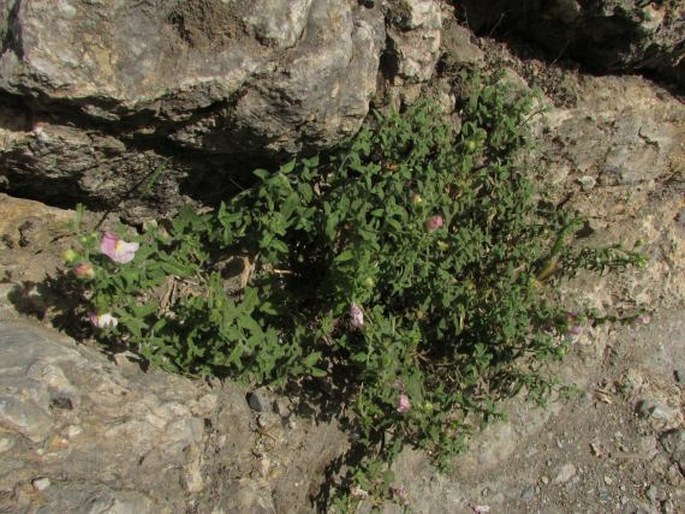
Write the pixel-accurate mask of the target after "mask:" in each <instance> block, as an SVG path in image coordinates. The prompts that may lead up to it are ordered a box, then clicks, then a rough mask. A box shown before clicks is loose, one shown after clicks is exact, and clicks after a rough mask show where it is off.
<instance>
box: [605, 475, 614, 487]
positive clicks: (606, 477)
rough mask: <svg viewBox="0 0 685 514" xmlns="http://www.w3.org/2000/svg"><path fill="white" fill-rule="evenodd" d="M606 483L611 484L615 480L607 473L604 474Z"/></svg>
mask: <svg viewBox="0 0 685 514" xmlns="http://www.w3.org/2000/svg"><path fill="white" fill-rule="evenodd" d="M604 483H605V484H606V485H611V484H613V483H614V480H613V479H612V478H611V477H610V476H606V475H605V476H604Z"/></svg>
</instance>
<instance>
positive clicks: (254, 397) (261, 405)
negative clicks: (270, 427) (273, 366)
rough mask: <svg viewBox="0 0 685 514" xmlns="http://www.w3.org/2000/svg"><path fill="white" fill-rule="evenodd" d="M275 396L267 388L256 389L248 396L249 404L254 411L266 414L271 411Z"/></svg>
mask: <svg viewBox="0 0 685 514" xmlns="http://www.w3.org/2000/svg"><path fill="white" fill-rule="evenodd" d="M273 401H274V397H273V395H272V394H271V393H270V392H269V391H268V390H267V389H265V388H263V387H262V388H259V389H255V390H254V391H252V392H251V393H248V394H247V403H248V405H249V406H250V408H251V409H252V410H256V411H257V412H266V411H270V410H271V405H272V404H273Z"/></svg>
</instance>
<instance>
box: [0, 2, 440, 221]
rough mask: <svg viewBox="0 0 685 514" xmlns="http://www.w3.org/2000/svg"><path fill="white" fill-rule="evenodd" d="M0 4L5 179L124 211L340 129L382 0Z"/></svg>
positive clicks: (379, 29) (357, 105)
mask: <svg viewBox="0 0 685 514" xmlns="http://www.w3.org/2000/svg"><path fill="white" fill-rule="evenodd" d="M419 3H420V4H429V3H432V2H419ZM2 6H3V7H2V9H0V35H2V36H4V37H3V41H4V42H5V44H4V45H3V49H2V54H1V55H0V96H2V98H4V101H3V102H0V104H1V105H2V107H0V168H2V169H3V172H2V173H3V174H4V175H5V178H4V180H5V181H6V182H9V183H8V184H5V187H7V189H8V190H9V191H12V192H15V193H19V194H22V195H27V196H32V197H34V198H41V199H45V200H48V201H50V202H51V203H53V204H70V203H71V202H74V201H75V200H76V199H83V198H84V197H85V198H86V199H89V200H90V203H91V205H99V206H100V208H108V207H109V208H113V207H117V208H119V210H122V206H123V208H124V209H123V210H129V211H131V210H133V217H135V216H136V215H138V216H139V217H141V216H144V215H145V214H146V212H145V211H140V212H136V211H135V210H136V209H139V208H140V205H141V204H145V203H147V204H148V205H149V204H159V206H157V205H155V209H156V210H157V211H168V210H169V208H170V207H173V206H178V205H179V204H181V203H183V202H185V201H187V196H186V195H185V190H187V189H193V187H196V186H197V183H198V182H202V181H206V182H209V184H206V187H207V189H208V190H210V191H212V190H214V191H216V190H217V189H221V187H222V183H223V182H224V181H225V182H226V183H228V182H229V180H228V178H231V175H233V177H235V175H236V174H238V173H239V172H240V171H242V168H241V164H244V165H245V167H248V166H255V159H256V158H258V159H261V161H262V162H264V161H265V160H267V159H269V158H274V159H275V158H277V157H282V156H283V154H296V153H298V152H300V151H303V150H309V151H311V150H315V149H318V148H324V147H329V146H331V145H333V144H336V143H338V142H340V141H341V140H342V139H344V138H347V137H349V136H350V135H352V134H353V133H355V132H356V131H357V130H358V128H359V127H360V125H361V123H362V121H363V120H364V118H365V116H366V115H367V112H368V109H369V101H370V99H371V97H372V96H373V94H374V93H375V90H376V85H377V73H378V69H379V61H380V55H381V53H382V51H383V47H384V43H385V27H384V16H383V13H382V11H381V9H380V8H379V7H378V6H376V7H372V8H369V7H364V6H363V5H359V3H358V2H356V1H352V0H346V1H342V2H340V1H337V0H299V1H295V2H291V1H286V0H279V1H276V2H262V1H260V2H253V1H247V0H236V1H231V2H226V1H221V0H194V1H192V2H185V1H183V2H182V1H172V2H162V3H160V2H156V1H154V0H143V1H140V2H114V3H112V2H92V1H88V0H72V1H70V2H59V3H58V4H53V3H49V2H48V3H45V2H37V1H31V0H11V1H9V2H3V3H2ZM420 15H422V14H421V13H418V14H417V17H418V18H417V19H418V21H417V23H424V22H423V21H421V20H422V18H421V17H420ZM429 18H430V16H429ZM431 23H432V22H431ZM431 30H433V29H431ZM415 32H417V33H419V32H421V31H420V30H418V31H415ZM421 64H422V66H424V65H426V64H429V63H421ZM428 74H429V71H428V69H427V68H424V69H422V70H421V77H423V78H425V77H426V75H428ZM246 161H247V163H246ZM258 163H259V160H257V164H258ZM159 169H163V172H159V173H156V172H155V170H159ZM184 177H188V178H187V180H186V179H185V178H184ZM227 177H228V178H227ZM184 180H186V182H184ZM147 214H148V215H149V213H147Z"/></svg>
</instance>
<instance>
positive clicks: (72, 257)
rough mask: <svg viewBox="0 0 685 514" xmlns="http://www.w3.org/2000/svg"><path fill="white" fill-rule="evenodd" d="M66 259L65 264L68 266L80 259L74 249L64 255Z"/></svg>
mask: <svg viewBox="0 0 685 514" xmlns="http://www.w3.org/2000/svg"><path fill="white" fill-rule="evenodd" d="M62 257H63V258H64V262H66V263H67V264H73V263H74V261H75V260H76V259H77V258H78V254H77V253H76V252H75V251H74V250H73V248H69V249H68V250H66V251H65V252H64V254H63V255H62Z"/></svg>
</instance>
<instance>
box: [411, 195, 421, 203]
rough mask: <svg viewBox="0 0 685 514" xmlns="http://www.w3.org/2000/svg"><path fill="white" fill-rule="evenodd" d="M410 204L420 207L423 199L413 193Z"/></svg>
mask: <svg viewBox="0 0 685 514" xmlns="http://www.w3.org/2000/svg"><path fill="white" fill-rule="evenodd" d="M411 203H413V204H414V205H421V204H422V203H423V197H422V196H421V195H420V194H419V193H414V194H413V195H411Z"/></svg>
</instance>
